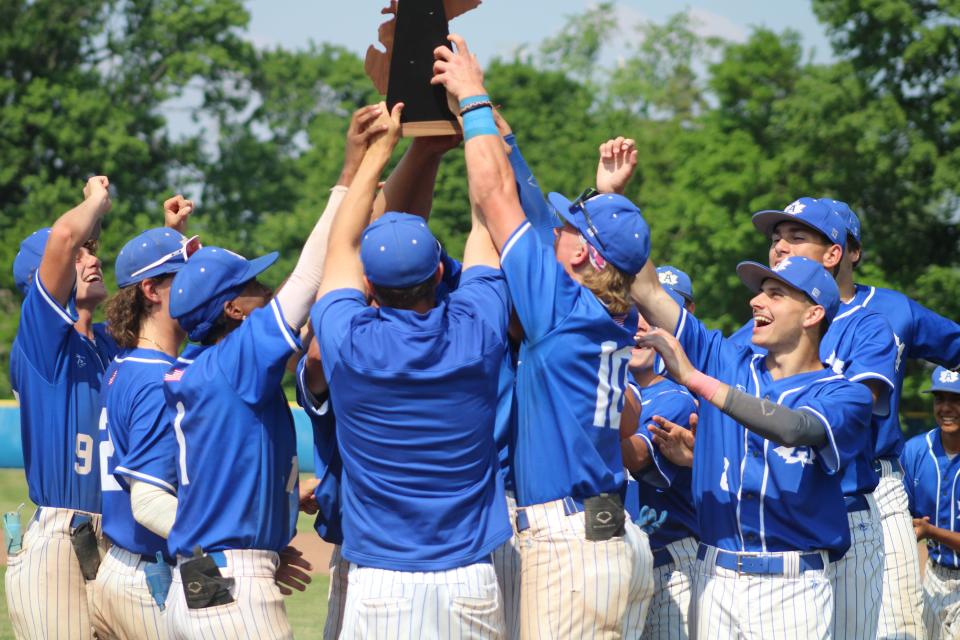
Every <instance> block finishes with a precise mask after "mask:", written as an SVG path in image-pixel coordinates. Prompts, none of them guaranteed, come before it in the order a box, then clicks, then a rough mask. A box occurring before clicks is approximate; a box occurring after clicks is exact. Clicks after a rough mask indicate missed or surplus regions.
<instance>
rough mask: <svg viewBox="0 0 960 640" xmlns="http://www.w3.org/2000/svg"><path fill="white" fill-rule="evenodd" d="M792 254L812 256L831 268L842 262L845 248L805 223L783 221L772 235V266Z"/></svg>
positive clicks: (814, 259)
mask: <svg viewBox="0 0 960 640" xmlns="http://www.w3.org/2000/svg"><path fill="white" fill-rule="evenodd" d="M790 256H800V257H803V258H810V259H811V260H813V261H815V262H819V263H820V264H822V265H823V266H824V267H825V268H826V269H828V270H829V269H833V268H834V267H836V266H837V265H838V264H839V263H840V259H841V258H842V257H843V249H841V248H840V245H838V244H831V243H830V242H828V241H827V237H826V236H824V235H823V234H822V233H819V232H818V231H815V230H814V229H812V228H810V227H808V226H807V225H805V224H799V223H797V222H789V221H787V222H781V223H780V224H778V225H777V226H776V227H774V228H773V234H772V235H771V236H770V254H769V260H770V266H771V267H775V266H777V265H778V264H780V263H781V262H783V261H784V260H786V259H787V258H789V257H790Z"/></svg>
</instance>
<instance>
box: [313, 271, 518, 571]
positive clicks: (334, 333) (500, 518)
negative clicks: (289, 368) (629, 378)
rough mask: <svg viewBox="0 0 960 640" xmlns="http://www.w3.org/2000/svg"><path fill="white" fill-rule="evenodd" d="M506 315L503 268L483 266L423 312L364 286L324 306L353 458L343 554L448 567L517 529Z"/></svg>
mask: <svg viewBox="0 0 960 640" xmlns="http://www.w3.org/2000/svg"><path fill="white" fill-rule="evenodd" d="M508 318H509V304H508V297H507V290H506V283H505V282H504V279H503V275H502V273H501V272H500V271H499V270H497V269H490V268H488V267H481V266H476V267H472V268H470V269H467V270H465V271H464V272H463V275H462V276H461V278H460V286H459V287H458V288H457V290H456V291H453V292H452V293H450V295H449V297H448V298H447V299H446V300H445V301H440V302H439V303H438V305H437V306H436V307H434V308H433V309H431V310H430V311H429V312H427V313H424V314H419V313H416V312H414V311H408V310H402V309H392V308H379V309H378V308H373V307H370V306H368V305H367V302H366V299H365V297H364V295H363V294H362V293H361V292H360V291H358V290H355V289H339V290H335V291H331V292H329V293H327V294H326V295H324V296H323V297H322V298H321V299H320V300H319V301H318V302H317V303H316V305H314V307H313V309H312V311H311V322H312V325H313V328H314V332H315V333H316V336H317V341H318V343H319V345H320V351H321V354H322V359H323V368H324V373H325V374H326V377H327V381H328V383H329V386H330V397H331V399H332V401H333V408H334V413H335V414H336V417H337V439H338V442H339V445H340V456H341V459H342V461H343V476H342V478H341V492H340V494H341V499H342V502H343V506H342V514H343V521H342V526H343V538H344V542H343V547H342V554H343V557H345V558H347V559H348V560H350V561H351V562H355V563H357V564H359V565H362V566H370V567H376V568H382V569H390V570H396V571H444V570H447V569H452V568H455V567H462V566H466V565H468V564H473V563H475V562H479V561H483V560H485V559H487V558H488V557H489V554H490V553H491V552H492V551H493V550H494V549H495V548H496V547H497V546H499V545H500V544H502V543H503V542H504V541H506V540H507V539H509V538H510V535H511V533H512V531H511V527H510V523H509V522H508V519H507V511H506V501H505V498H504V493H503V491H504V490H503V482H502V479H501V477H500V475H499V473H498V460H497V448H496V445H495V443H494V439H493V433H494V420H495V415H496V407H497V384H498V376H499V371H500V367H501V364H502V362H503V357H504V350H505V348H506V331H507V322H508Z"/></svg>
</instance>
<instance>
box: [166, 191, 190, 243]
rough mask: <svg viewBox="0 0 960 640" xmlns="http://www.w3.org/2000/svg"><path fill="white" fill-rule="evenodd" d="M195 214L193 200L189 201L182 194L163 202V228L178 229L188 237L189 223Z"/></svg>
mask: <svg viewBox="0 0 960 640" xmlns="http://www.w3.org/2000/svg"><path fill="white" fill-rule="evenodd" d="M191 213H193V200H187V199H186V198H184V197H183V196H182V195H181V194H179V193H178V194H177V195H175V196H173V197H172V198H167V199H166V200H164V201H163V226H165V227H170V228H171V229H176V230H177V231H179V232H180V233H182V234H184V235H186V232H187V221H188V219H189V218H190V214H191Z"/></svg>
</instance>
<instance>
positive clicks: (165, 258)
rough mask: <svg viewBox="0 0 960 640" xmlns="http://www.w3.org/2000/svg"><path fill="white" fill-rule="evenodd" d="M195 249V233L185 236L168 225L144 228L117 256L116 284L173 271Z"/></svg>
mask: <svg viewBox="0 0 960 640" xmlns="http://www.w3.org/2000/svg"><path fill="white" fill-rule="evenodd" d="M199 248H200V243H199V241H198V236H193V237H192V238H187V237H186V236H184V235H183V234H182V233H180V232H179V231H177V230H176V229H171V228H169V227H157V228H155V229H148V230H146V231H144V232H143V233H141V234H140V235H138V236H136V237H135V238H133V240H130V241H129V242H128V243H127V244H125V245H123V249H121V250H120V253H119V254H118V255H117V262H116V265H115V267H114V269H115V271H116V274H117V286H119V287H129V286H130V285H132V284H136V283H138V282H142V281H143V280H146V279H147V278H156V277H157V276H161V275H164V274H167V273H176V272H177V271H179V270H180V269H181V268H182V267H183V265H185V264H186V263H187V259H188V258H189V257H190V256H191V255H193V253H194V252H195V251H197V250H198V249H199Z"/></svg>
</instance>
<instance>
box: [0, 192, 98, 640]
mask: <svg viewBox="0 0 960 640" xmlns="http://www.w3.org/2000/svg"><path fill="white" fill-rule="evenodd" d="M108 186H109V182H108V180H107V178H106V177H104V176H97V177H94V178H91V179H90V180H88V181H87V185H86V187H85V188H84V190H83V193H84V200H83V202H81V203H80V204H79V205H77V206H76V207H74V208H73V209H71V210H70V211H68V212H66V213H65V214H63V215H62V216H60V218H59V219H57V221H56V222H55V223H54V224H53V227H51V228H49V229H41V230H40V231H37V232H35V233H34V234H32V235H31V236H29V237H28V238H27V239H26V240H24V241H23V242H22V243H21V245H20V252H19V253H18V254H17V256H16V258H15V259H14V264H13V273H14V280H15V281H16V284H17V288H18V289H19V290H20V292H21V293H22V294H23V295H24V300H23V304H22V306H21V310H20V326H19V328H18V330H17V336H16V339H15V340H14V342H13V346H12V348H11V352H10V381H11V383H12V386H13V391H14V394H16V396H17V398H18V400H19V402H20V431H21V436H22V438H23V455H24V470H25V472H26V477H27V486H28V488H29V494H30V500H31V501H33V502H34V503H35V504H37V505H38V508H37V511H36V513H35V514H34V516H33V518H32V519H31V520H30V523H29V525H28V526H27V527H26V533H25V535H24V537H23V541H22V550H21V551H20V552H19V553H17V554H15V555H11V556H10V558H9V559H8V561H7V563H8V564H7V572H6V577H5V584H6V597H7V606H8V610H9V612H10V619H11V622H12V625H13V631H14V634H15V635H16V636H17V637H18V638H71V639H73V638H92V637H93V632H92V628H91V625H90V615H89V610H88V607H87V583H88V581H91V580H93V579H94V577H95V576H96V572H97V569H98V567H99V564H100V559H101V555H102V552H103V551H105V548H104V545H105V543H104V542H103V540H102V537H101V528H100V515H99V513H100V481H101V471H104V470H102V469H101V466H100V454H99V452H98V449H97V445H96V443H97V419H98V416H99V409H100V403H99V393H100V383H101V378H102V376H103V372H104V370H105V369H106V367H107V364H108V363H109V362H110V359H111V358H112V357H113V356H114V354H115V353H116V351H117V347H116V344H114V342H113V339H112V338H111V337H110V336H109V335H108V334H107V332H106V329H105V328H104V326H103V325H102V324H95V323H93V313H94V310H95V309H96V308H97V306H99V305H100V303H101V302H103V301H104V300H105V299H106V297H107V292H106V289H105V288H104V285H103V274H102V272H101V270H100V260H99V259H97V256H96V240H95V236H96V233H97V231H98V229H99V224H100V220H101V219H102V218H103V216H104V215H106V213H107V212H108V211H109V210H110V196H109V193H108V191H107V188H108Z"/></svg>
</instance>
